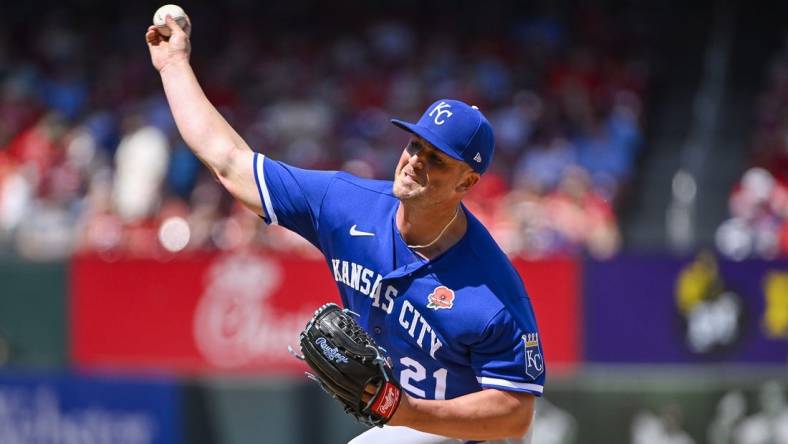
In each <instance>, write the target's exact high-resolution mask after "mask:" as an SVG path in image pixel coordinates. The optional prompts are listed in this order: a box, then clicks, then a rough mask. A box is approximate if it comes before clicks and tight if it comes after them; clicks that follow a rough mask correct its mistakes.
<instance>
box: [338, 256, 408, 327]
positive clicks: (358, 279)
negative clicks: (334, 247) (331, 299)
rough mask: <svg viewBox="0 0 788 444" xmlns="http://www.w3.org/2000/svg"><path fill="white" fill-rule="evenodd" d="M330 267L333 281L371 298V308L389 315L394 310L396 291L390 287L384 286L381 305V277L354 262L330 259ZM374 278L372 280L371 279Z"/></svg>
mask: <svg viewBox="0 0 788 444" xmlns="http://www.w3.org/2000/svg"><path fill="white" fill-rule="evenodd" d="M331 266H332V267H333V269H334V280H335V281H337V282H341V283H343V284H345V285H347V286H348V287H350V288H352V289H354V290H356V291H358V292H360V293H361V294H363V295H365V296H369V297H370V298H372V306H373V307H376V308H380V309H382V310H384V311H385V312H386V313H387V314H391V312H392V310H394V298H395V297H397V292H398V291H397V289H396V288H394V287H393V286H391V285H386V289H385V290H384V291H383V299H384V300H383V301H382V303H381V300H380V294H381V285H380V282H381V281H382V280H383V276H382V275H381V274H380V273H375V272H374V271H372V270H370V269H369V268H366V267H364V266H363V265H359V264H356V263H354V262H348V261H343V260H340V259H331ZM373 276H374V279H372V278H373Z"/></svg>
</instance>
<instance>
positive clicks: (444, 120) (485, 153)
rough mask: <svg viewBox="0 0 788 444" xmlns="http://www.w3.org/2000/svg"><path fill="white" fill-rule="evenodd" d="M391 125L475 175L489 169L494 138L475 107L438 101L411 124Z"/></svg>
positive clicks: (397, 122)
mask: <svg viewBox="0 0 788 444" xmlns="http://www.w3.org/2000/svg"><path fill="white" fill-rule="evenodd" d="M391 123H393V124H394V125H397V126H398V127H400V128H402V129H404V130H405V131H408V132H410V133H413V134H415V135H417V136H419V137H421V138H422V139H424V140H426V141H427V142H429V143H430V144H432V145H433V146H434V147H435V148H437V149H439V150H441V151H443V152H444V153H446V154H447V155H448V156H449V157H452V158H454V159H457V160H461V161H463V162H465V163H467V164H468V165H470V166H471V168H473V170H474V171H476V172H477V173H479V174H483V173H484V172H485V171H487V168H488V167H489V166H490V161H492V157H493V151H494V150H495V138H494V137H493V131H492V126H490V122H488V121H487V118H485V117H484V114H482V112H481V111H479V108H477V107H475V106H470V105H468V104H466V103H463V102H460V101H459V100H450V99H441V100H438V101H436V102H435V103H433V104H432V105H430V107H429V108H427V111H424V114H422V116H421V118H420V119H419V121H418V122H417V123H415V124H414V123H409V122H405V121H402V120H397V119H392V120H391Z"/></svg>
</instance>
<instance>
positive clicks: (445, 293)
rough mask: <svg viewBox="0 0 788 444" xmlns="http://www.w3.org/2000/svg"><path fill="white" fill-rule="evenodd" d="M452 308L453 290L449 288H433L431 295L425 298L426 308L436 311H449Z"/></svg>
mask: <svg viewBox="0 0 788 444" xmlns="http://www.w3.org/2000/svg"><path fill="white" fill-rule="evenodd" d="M453 306H454V290H452V289H450V288H449V287H445V286H443V285H441V286H440V287H437V288H435V290H433V292H432V293H430V294H429V296H427V308H431V309H433V310H436V311H437V310H438V309H441V308H445V309H447V310H448V309H450V308H452V307H453Z"/></svg>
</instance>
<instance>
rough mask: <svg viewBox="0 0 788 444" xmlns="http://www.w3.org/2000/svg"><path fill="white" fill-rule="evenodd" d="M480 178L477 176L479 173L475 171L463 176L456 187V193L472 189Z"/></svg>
mask: <svg viewBox="0 0 788 444" xmlns="http://www.w3.org/2000/svg"><path fill="white" fill-rule="evenodd" d="M480 178H481V176H480V175H479V173H477V172H475V171H474V172H470V173H468V175H467V176H465V178H464V179H463V180H462V182H460V184H459V185H458V186H457V191H460V192H466V191H468V190H470V189H471V188H473V186H474V185H476V184H477V183H479V179H480Z"/></svg>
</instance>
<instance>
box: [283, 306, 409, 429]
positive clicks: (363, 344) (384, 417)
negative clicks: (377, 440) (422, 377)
mask: <svg viewBox="0 0 788 444" xmlns="http://www.w3.org/2000/svg"><path fill="white" fill-rule="evenodd" d="M354 316H357V315H356V314H355V313H353V312H351V311H349V310H343V309H341V308H339V306H338V305H336V304H326V305H323V306H322V307H320V308H318V309H317V310H316V311H315V316H314V317H313V318H312V319H311V320H310V321H309V322H308V323H307V324H306V327H305V328H304V331H302V332H301V335H300V343H301V352H302V353H303V356H300V355H298V354H296V353H293V354H294V355H295V356H296V357H298V358H299V359H303V360H304V361H306V363H307V364H309V366H310V367H311V368H312V370H314V372H315V373H314V374H312V373H307V374H306V375H307V376H308V377H309V378H310V379H312V380H314V381H316V382H317V383H318V384H320V386H321V387H322V388H323V390H325V391H326V392H327V393H328V394H330V395H331V396H333V397H334V398H335V399H337V400H338V401H339V402H341V403H342V405H343V406H344V407H345V412H347V413H348V414H350V415H353V416H354V417H355V418H356V419H357V420H359V421H360V422H363V423H365V424H368V425H373V426H379V427H382V426H383V424H385V423H386V422H388V420H389V419H391V417H392V416H394V412H396V410H397V407H399V401H400V396H401V393H402V390H401V388H400V385H399V384H398V383H397V381H395V380H394V378H393V377H392V371H391V366H390V365H389V364H388V363H387V362H386V359H385V358H384V356H383V353H384V352H385V350H383V349H382V348H381V347H378V346H377V344H375V340H374V339H372V337H370V336H369V334H368V333H367V332H366V331H364V329H363V328H361V326H360V325H359V324H358V322H356V320H355V318H354ZM291 352H292V349H291ZM365 390H366V393H365Z"/></svg>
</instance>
